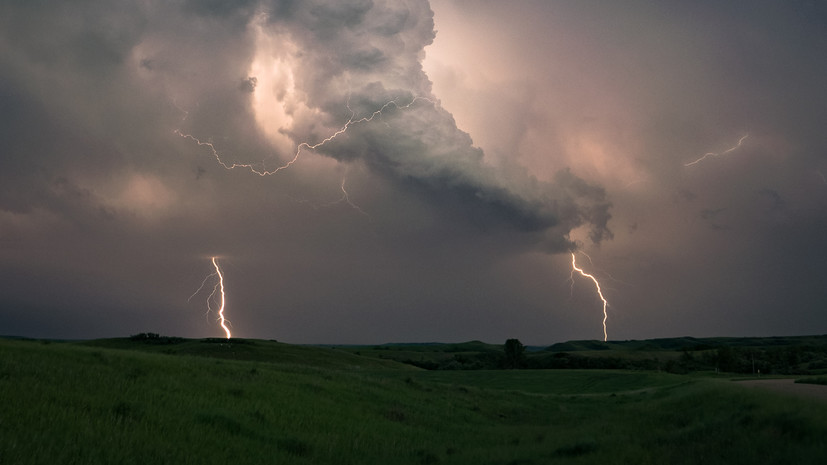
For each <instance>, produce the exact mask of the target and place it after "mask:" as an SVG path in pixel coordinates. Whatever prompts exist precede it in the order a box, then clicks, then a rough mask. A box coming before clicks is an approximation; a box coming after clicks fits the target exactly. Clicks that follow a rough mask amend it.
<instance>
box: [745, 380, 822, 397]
mask: <svg viewBox="0 0 827 465" xmlns="http://www.w3.org/2000/svg"><path fill="white" fill-rule="evenodd" d="M736 382H737V383H738V384H740V385H742V386H748V387H758V388H760V389H771V390H773V391H777V392H785V393H787V394H794V395H797V396H802V397H809V398H811V399H812V398H815V399H821V400H823V401H825V402H827V386H824V385H819V384H803V383H796V382H795V380H794V379H751V380H747V381H736Z"/></svg>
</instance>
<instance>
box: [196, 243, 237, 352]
mask: <svg viewBox="0 0 827 465" xmlns="http://www.w3.org/2000/svg"><path fill="white" fill-rule="evenodd" d="M211 260H212V266H213V268H215V271H214V272H213V273H210V274H208V275H207V277H206V278H204V280H203V281H201V286H200V287H199V288H198V290H196V291H195V292H194V293H193V294H192V295H191V296H190V298H189V299H187V300H191V299H192V298H193V297H195V296H196V295H198V293H200V292H201V291H202V290H203V289H204V287H205V286H206V284H207V282H208V281H210V279H211V278H217V279H215V283H214V284H213V289H212V292H210V294H209V295H208V296H207V314H210V313H212V312H213V305H214V303H215V301H216V300H218V302H217V303H215V304H216V305H218V310H217V313H218V321H219V324H220V325H221V328H222V329H223V330H224V334H226V336H227V339H230V338H231V337H232V334H231V333H230V328H229V327H228V326H227V325H228V324H230V322H229V320H227V319H226V318H225V317H224V307H225V302H226V299H225V294H224V273H222V272H221V268H220V267H219V266H218V260H217V259H216V257H212V258H211Z"/></svg>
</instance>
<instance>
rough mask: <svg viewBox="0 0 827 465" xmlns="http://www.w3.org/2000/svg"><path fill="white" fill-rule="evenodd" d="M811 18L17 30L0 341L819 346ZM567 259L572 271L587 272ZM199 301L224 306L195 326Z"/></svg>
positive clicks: (211, 21)
mask: <svg viewBox="0 0 827 465" xmlns="http://www.w3.org/2000/svg"><path fill="white" fill-rule="evenodd" d="M825 56H827V5H825V4H824V3H823V2H819V1H806V0H790V1H784V2H781V1H760V0H758V1H738V0H736V1H730V2H719V1H706V0H702V1H695V2H684V1H678V0H664V1H643V0H628V1H623V2H615V1H606V0H602V1H598V0H583V1H577V2H571V1H520V2H497V1H482V0H481V1H470V0H454V1H448V0H434V1H433V2H430V3H429V2H427V1H425V0H388V1H385V0H335V1H334V0H312V1H299V0H281V1H276V0H271V1H266V0H244V1H236V2H220V1H183V0H178V1H153V0H145V1H137V0H136V1H124V2H107V1H96V0H87V1H83V2H58V1H49V0H44V1H36V2H35V1H33V2H16V1H11V0H4V1H0V147H2V149H1V150H2V153H0V334H4V335H16V336H26V337H42V338H65V339H78V338H99V337H117V336H127V335H132V334H137V333H141V332H155V333H159V334H163V335H170V336H173V335H174V336H182V337H222V336H224V332H223V330H222V328H221V327H220V324H219V323H220V321H218V315H217V311H218V308H219V306H220V299H218V298H216V296H213V299H212V300H210V295H211V293H212V291H213V289H214V288H215V286H216V285H217V283H218V281H217V276H216V274H215V269H214V268H213V265H212V262H211V259H212V257H216V260H217V263H218V265H219V267H220V270H221V272H222V273H221V274H222V276H223V278H224V279H223V281H224V286H225V301H224V303H225V307H224V315H225V317H226V318H227V320H228V321H229V323H228V325H229V327H230V329H231V330H232V335H233V336H234V337H244V338H263V339H275V340H279V341H283V342H289V343H331V344H379V343H385V342H431V341H442V342H457V341H467V340H483V341H486V342H492V343H502V342H503V341H505V340H506V339H508V338H518V339H520V340H521V341H522V342H523V343H525V344H532V345H543V344H551V343H554V342H560V341H566V340H572V339H603V338H604V328H603V319H604V315H603V308H602V303H601V300H600V298H599V296H598V295H597V292H596V291H597V289H596V287H595V283H594V282H592V281H591V280H590V279H588V278H587V277H584V276H581V275H579V274H573V273H572V256H574V257H575V259H576V264H577V265H578V267H580V268H581V269H583V270H584V272H585V273H589V274H591V275H592V276H594V277H595V279H596V280H597V281H598V282H599V283H600V285H601V290H602V293H603V296H604V297H605V298H606V300H607V302H608V306H607V308H606V316H607V318H606V320H605V329H606V337H608V339H610V340H627V339H645V338H658V337H677V336H695V337H710V336H773V335H777V336H786V335H806V334H824V333H827V131H825V127H827V105H825V102H827V86H825V85H824V83H825V82H827V60H825V59H824V57H825ZM572 254H574V255H572ZM208 301H209V305H208Z"/></svg>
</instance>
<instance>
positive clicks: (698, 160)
mask: <svg viewBox="0 0 827 465" xmlns="http://www.w3.org/2000/svg"><path fill="white" fill-rule="evenodd" d="M747 137H749V134H746V135H744V136H743V137H741V138H740V139H738V143H737V144H735V145H734V146H732V147H730V148H728V149H726V150H724V151H723V152H707V153H705V154H704V155H703V156H702V157H700V158H698V159H697V160H695V161H691V162H689V163H684V164H683V166H692V165H695V164H698V163H700V162H702V161H704V160H705V159H707V158H709V157H718V156H721V155H726V154H728V153H730V152H732V151H733V150H735V149H737V148H738V147H740V146H741V144H742V143H743V142H744V141H745V140H746V139H747Z"/></svg>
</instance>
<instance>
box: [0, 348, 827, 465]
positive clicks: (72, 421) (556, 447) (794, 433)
mask: <svg viewBox="0 0 827 465" xmlns="http://www.w3.org/2000/svg"><path fill="white" fill-rule="evenodd" d="M155 342H159V341H155ZM168 342H170V341H168ZM237 342H238V341H237ZM223 344H224V345H222V343H221V342H218V341H213V340H208V341H207V340H203V341H202V340H198V341H178V342H176V343H174V344H169V345H170V346H171V347H163V344H157V345H158V347H154V346H153V345H152V344H151V343H149V344H148V343H145V342H139V341H125V340H123V339H116V340H101V341H90V342H87V343H65V342H63V343H60V342H49V341H24V340H4V339H0V398H2V399H3V402H0V463H4V464H5V463H14V464H20V465H28V464H53V463H65V464H73V463H77V464H85V465H86V464H111V463H118V464H126V465H131V464H135V465H138V464H141V465H143V464H147V463H157V464H178V463H193V464H199V465H210V464H227V463H239V464H241V463H243V464H272V463H297V464H301V463H307V464H311V463H312V464H321V465H326V464H330V465H334V464H335V465H357V464H358V465H365V464H367V465H370V464H382V465H396V464H399V465H402V464H441V463H444V464H456V465H463V464H469V465H470V464H474V465H478V464H487V465H508V464H518V463H519V464H524V465H532V464H544V463H559V464H578V463H671V464H695V463H705V464H713V465H714V464H727V465H732V464H734V465H738V464H753V463H813V464H815V463H821V461H822V460H823V457H825V456H827V443H825V442H824V440H823V438H824V437H825V435H827V420H825V419H827V404H824V403H820V402H816V401H808V400H805V399H799V398H795V397H784V396H782V395H780V394H774V393H771V392H764V391H762V390H757V389H751V388H747V387H741V386H739V385H737V384H736V383H732V382H730V381H727V380H725V379H704V378H698V377H689V376H681V375H671V374H667V373H655V372H634V371H606V370H587V371H584V370H495V371H425V370H411V369H409V368H405V367H404V366H402V367H401V369H400V366H399V365H398V364H396V363H395V362H389V361H387V360H385V361H382V363H383V364H387V367H386V368H378V365H369V364H364V363H363V364H361V365H356V364H354V361H357V360H358V361H360V362H363V361H362V360H361V359H360V358H359V356H356V355H355V354H341V353H340V352H342V351H341V350H340V349H323V348H307V347H294V346H287V345H285V344H278V343H271V342H270V341H246V342H239V343H233V344H232V345H230V344H228V343H227V341H224V343H223ZM114 347H118V348H114ZM240 347H244V348H243V349H240ZM233 348H234V349H237V350H235V351H233ZM225 349H226V350H225ZM256 351H261V354H256V353H255V352H256ZM228 353H229V354H233V356H234V357H244V358H247V360H239V359H232V358H227V357H226V356H227V355H228ZM288 354H290V356H288ZM215 355H218V356H219V357H220V358H215ZM342 355H344V356H342ZM365 366H370V367H371V368H370V369H365V368H364V367H365ZM733 425H737V427H735V428H734V427H733Z"/></svg>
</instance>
